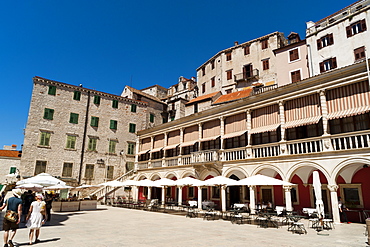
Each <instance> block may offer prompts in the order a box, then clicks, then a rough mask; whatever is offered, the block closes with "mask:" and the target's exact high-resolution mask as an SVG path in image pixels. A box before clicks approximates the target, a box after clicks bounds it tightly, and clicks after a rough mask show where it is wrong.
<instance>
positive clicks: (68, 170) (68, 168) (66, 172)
mask: <svg viewBox="0 0 370 247" xmlns="http://www.w3.org/2000/svg"><path fill="white" fill-rule="evenodd" d="M72 167H73V163H64V164H63V172H62V177H65V178H70V177H72Z"/></svg>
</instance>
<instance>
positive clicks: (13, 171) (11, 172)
mask: <svg viewBox="0 0 370 247" xmlns="http://www.w3.org/2000/svg"><path fill="white" fill-rule="evenodd" d="M16 171H17V167H10V171H9V174H14V173H15V172H16Z"/></svg>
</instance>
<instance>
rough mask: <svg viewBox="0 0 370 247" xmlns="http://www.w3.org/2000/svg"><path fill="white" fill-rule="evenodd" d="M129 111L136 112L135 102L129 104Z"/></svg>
mask: <svg viewBox="0 0 370 247" xmlns="http://www.w3.org/2000/svg"><path fill="white" fill-rule="evenodd" d="M131 112H136V105H135V104H132V105H131Z"/></svg>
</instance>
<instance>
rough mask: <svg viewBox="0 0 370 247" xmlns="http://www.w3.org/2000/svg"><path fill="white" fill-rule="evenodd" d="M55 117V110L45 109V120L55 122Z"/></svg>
mask: <svg viewBox="0 0 370 247" xmlns="http://www.w3.org/2000/svg"><path fill="white" fill-rule="evenodd" d="M53 116H54V110H53V109H49V108H45V109H44V119H49V120H53Z"/></svg>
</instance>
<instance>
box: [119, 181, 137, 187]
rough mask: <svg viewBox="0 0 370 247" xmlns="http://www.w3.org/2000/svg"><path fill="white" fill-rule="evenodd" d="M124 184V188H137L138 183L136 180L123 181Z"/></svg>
mask: <svg viewBox="0 0 370 247" xmlns="http://www.w3.org/2000/svg"><path fill="white" fill-rule="evenodd" d="M122 183H123V184H124V186H129V187H131V186H137V185H138V184H139V181H136V180H125V181H123V182H122Z"/></svg>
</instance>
